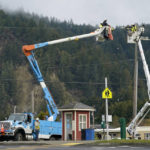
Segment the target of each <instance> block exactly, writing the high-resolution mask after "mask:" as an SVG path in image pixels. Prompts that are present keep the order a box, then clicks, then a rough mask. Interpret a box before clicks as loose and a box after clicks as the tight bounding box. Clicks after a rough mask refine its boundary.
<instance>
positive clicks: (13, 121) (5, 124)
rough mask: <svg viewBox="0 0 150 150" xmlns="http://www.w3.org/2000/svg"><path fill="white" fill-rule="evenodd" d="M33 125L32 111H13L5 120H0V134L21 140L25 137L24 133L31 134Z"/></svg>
mask: <svg viewBox="0 0 150 150" xmlns="http://www.w3.org/2000/svg"><path fill="white" fill-rule="evenodd" d="M33 127H34V115H33V114H32V113H14V114H11V115H10V116H9V117H8V119H7V120H5V121H0V129H1V130H0V136H1V137H8V138H9V137H13V138H14V139H15V140H17V141H22V140H25V139H26V135H32V131H33ZM2 129H3V130H2Z"/></svg>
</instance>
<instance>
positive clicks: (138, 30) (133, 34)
mask: <svg viewBox="0 0 150 150" xmlns="http://www.w3.org/2000/svg"><path fill="white" fill-rule="evenodd" d="M126 28H127V31H128V34H127V42H128V43H137V45H138V47H139V52H140V55H141V59H142V63H143V69H144V73H145V77H146V81H147V88H148V97H149V101H147V102H146V103H145V104H144V106H143V107H142V108H141V110H140V111H139V112H138V113H137V115H136V116H135V117H134V118H133V120H132V121H131V123H130V124H129V126H128V127H127V131H128V133H129V135H131V136H132V137H133V138H136V135H138V134H137V132H136V127H137V126H138V125H139V124H140V123H141V121H142V120H143V119H144V117H145V116H146V115H147V113H148V112H149V110H150V109H148V108H149V106H150V73H149V68H148V65H147V62H146V59H145V55H144V51H143V47H142V43H141V40H149V38H148V37H143V36H142V35H143V33H144V26H141V27H139V26H137V25H131V26H127V27H126Z"/></svg>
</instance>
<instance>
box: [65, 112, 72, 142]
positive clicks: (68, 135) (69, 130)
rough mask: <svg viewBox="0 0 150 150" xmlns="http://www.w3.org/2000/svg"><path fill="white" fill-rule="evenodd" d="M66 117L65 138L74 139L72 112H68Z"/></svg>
mask: <svg viewBox="0 0 150 150" xmlns="http://www.w3.org/2000/svg"><path fill="white" fill-rule="evenodd" d="M65 118H66V119H65V140H72V113H66V115H65Z"/></svg>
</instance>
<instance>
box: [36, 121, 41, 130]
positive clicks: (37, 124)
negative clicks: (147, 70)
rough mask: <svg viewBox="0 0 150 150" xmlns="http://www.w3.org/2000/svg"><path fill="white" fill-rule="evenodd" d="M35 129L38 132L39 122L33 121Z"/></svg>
mask: <svg viewBox="0 0 150 150" xmlns="http://www.w3.org/2000/svg"><path fill="white" fill-rule="evenodd" d="M35 129H36V130H40V122H39V121H35Z"/></svg>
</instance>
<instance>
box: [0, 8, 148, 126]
mask: <svg viewBox="0 0 150 150" xmlns="http://www.w3.org/2000/svg"><path fill="white" fill-rule="evenodd" d="M0 20H1V21H0V68H1V69H0V91H1V92H0V103H1V105H0V119H4V118H5V117H7V116H8V115H9V113H10V112H13V108H14V106H15V105H16V106H17V111H18V112H23V111H31V92H32V91H34V98H35V110H36V112H37V113H39V112H40V111H41V110H42V111H46V106H45V105H46V104H45V100H44V99H43V93H42V89H41V87H40V86H39V84H38V82H37V81H36V79H35V77H34V75H33V73H32V70H31V68H30V66H29V63H28V62H27V60H26V58H25V56H24V54H23V53H22V46H23V45H26V44H35V43H39V42H45V41H50V40H55V39H59V38H64V37H68V36H73V35H78V34H83V33H89V32H91V31H94V30H95V29H96V27H93V26H90V25H76V24H74V23H73V22H72V21H68V22H67V21H65V22H60V21H59V20H57V19H55V18H50V19H49V18H47V17H39V16H37V15H35V14H32V15H31V14H28V13H21V12H18V13H15V14H8V13H6V12H4V11H3V10H0ZM145 27H146V31H147V32H146V33H147V35H148V36H150V25H146V26H145ZM113 35H114V41H106V42H104V43H100V42H96V41H95V39H94V38H89V39H83V40H80V41H72V42H69V43H62V44H58V45H53V46H47V47H45V48H40V49H38V50H36V51H35V57H36V58H37V60H38V63H39V66H40V69H41V72H42V74H43V77H44V79H45V81H46V84H47V86H48V87H49V89H50V91H51V93H52V95H53V97H54V99H55V102H56V104H57V106H61V105H63V104H65V103H70V102H71V101H74V100H76V101H81V102H83V103H85V104H88V105H90V106H93V107H95V108H96V113H95V117H96V122H97V123H100V120H101V114H104V112H105V107H104V104H105V103H104V100H102V98H101V93H102V91H103V90H104V88H105V85H104V78H105V77H108V85H109V88H110V89H111V91H112V92H113V99H112V100H110V102H109V114H112V115H113V116H114V120H116V122H115V123H116V124H117V120H118V118H120V117H125V118H126V119H127V122H128V121H130V119H131V116H132V97H133V70H134V69H133V67H134V45H129V44H127V42H126V32H125V30H124V29H122V28H121V27H116V29H115V31H114V33H113ZM143 45H144V49H145V54H146V58H148V57H149V56H150V52H149V49H150V44H149V42H144V43H143ZM147 61H148V64H150V60H147ZM145 82H146V81H145V76H144V73H143V68H142V63H141V60H140V58H139V87H138V101H139V105H138V106H139V108H140V107H141V106H142V104H143V103H144V102H145V100H147V99H148V96H147V87H146V84H145Z"/></svg>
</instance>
